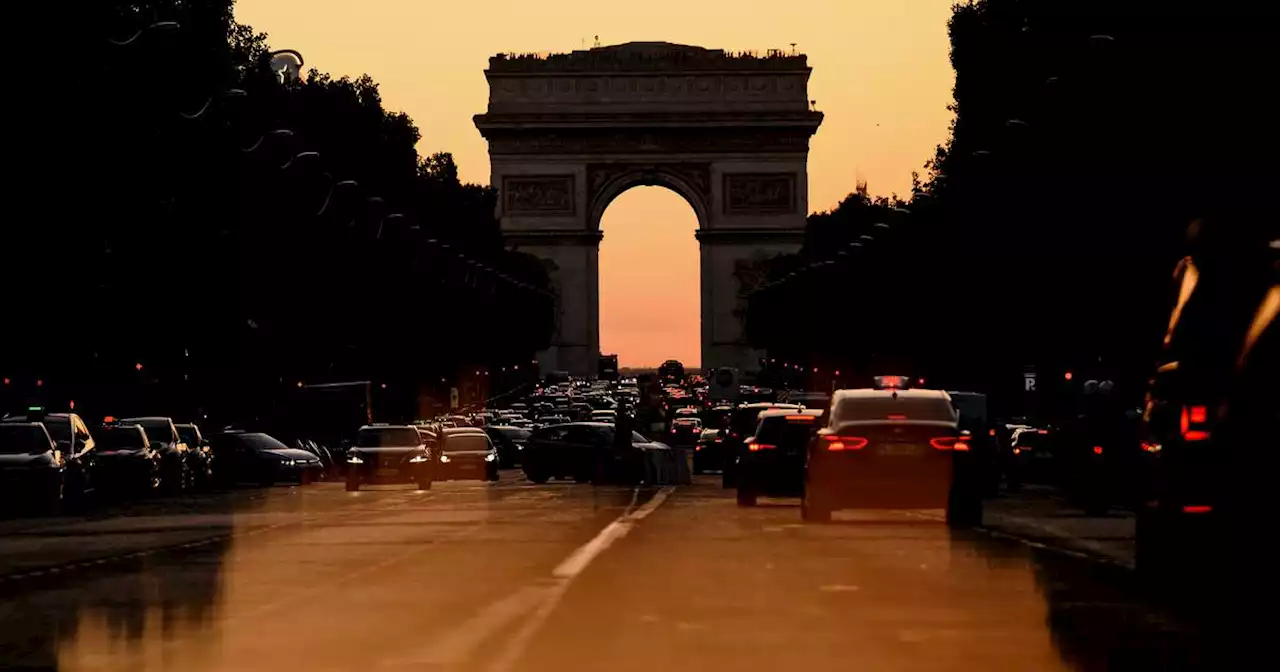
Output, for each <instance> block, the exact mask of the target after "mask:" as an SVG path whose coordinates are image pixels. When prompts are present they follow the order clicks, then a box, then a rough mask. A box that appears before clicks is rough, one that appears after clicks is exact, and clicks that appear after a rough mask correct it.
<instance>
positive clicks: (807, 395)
mask: <svg viewBox="0 0 1280 672" xmlns="http://www.w3.org/2000/svg"><path fill="white" fill-rule="evenodd" d="M786 398H787V403H790V404H800V405H801V406H804V407H805V408H823V409H825V408H827V407H828V406H830V405H831V395H830V394H827V393H826V392H803V391H794V390H793V391H791V392H788V393H786Z"/></svg>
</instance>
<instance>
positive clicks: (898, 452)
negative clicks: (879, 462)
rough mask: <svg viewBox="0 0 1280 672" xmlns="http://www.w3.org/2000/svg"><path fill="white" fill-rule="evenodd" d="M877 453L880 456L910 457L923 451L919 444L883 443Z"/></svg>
mask: <svg viewBox="0 0 1280 672" xmlns="http://www.w3.org/2000/svg"><path fill="white" fill-rule="evenodd" d="M878 452H879V453H880V454H881V455H894V456H911V455H919V454H920V453H922V452H924V451H923V449H922V448H921V447H920V445H919V444H915V443H885V444H882V445H881V446H880V450H879V451H878Z"/></svg>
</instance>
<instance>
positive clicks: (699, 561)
mask: <svg viewBox="0 0 1280 672" xmlns="http://www.w3.org/2000/svg"><path fill="white" fill-rule="evenodd" d="M718 480H719V479H718V477H716V478H710V477H699V479H698V480H697V481H696V482H695V484H694V485H693V486H688V487H681V488H675V489H670V488H665V489H661V490H656V491H654V490H649V491H633V490H630V489H626V488H595V487H592V486H590V485H572V484H561V483H555V482H553V483H551V484H547V485H543V486H536V485H532V484H529V483H526V482H524V481H523V480H522V479H520V478H519V477H518V476H517V474H516V473H515V472H506V473H504V474H503V480H502V482H500V483H497V484H485V483H445V484H437V485H436V487H435V488H433V489H432V490H431V491H429V492H418V491H415V490H413V489H412V487H411V486H386V487H383V488H376V489H369V490H365V491H362V492H359V493H347V492H345V491H344V490H343V489H342V486H341V485H340V484H332V483H321V484H316V485H311V486H307V487H276V488H270V489H266V490H241V491H236V492H230V493H216V494H212V495H202V496H196V497H188V498H183V499H177V500H162V501H153V502H145V503H140V504H134V505H129V506H123V507H117V508H114V509H109V510H107V511H104V512H102V513H100V514H97V515H94V516H91V517H80V518H56V519H39V518H32V519H9V520H0V668H3V669H23V668H31V669H59V670H127V671H129V672H145V671H149V670H181V671H183V672H187V671H191V672H196V671H200V670H236V671H239V670H244V671H250V670H273V671H275V670H299V671H302V670H306V671H322V670H361V671H371V672H377V671H380V670H388V671H395V670H460V671H471V670H475V671H484V672H521V671H542V670H548V671H549V670H557V671H566V672H569V671H578V670H581V671H583V672H586V671H592V672H595V671H598V670H605V669H608V670H611V671H617V672H624V671H627V670H646V671H651V670H661V671H662V672H677V671H681V670H762V671H765V670H767V671H770V672H776V671H777V670H804V671H806V672H809V671H819V670H852V669H859V670H983V671H984V672H987V671H998V670H1018V671H1025V670H1065V669H1087V670H1093V669H1098V670H1102V669H1109V670H1124V669H1135V670H1158V669H1200V668H1203V669H1220V666H1215V665H1214V664H1213V663H1214V661H1212V660H1210V659H1209V656H1208V653H1207V649H1206V648H1205V646H1204V642H1203V639H1204V638H1203V637H1202V635H1201V634H1200V630H1199V629H1198V628H1197V627H1195V626H1194V625H1193V624H1191V623H1189V622H1188V621H1187V620H1186V619H1185V618H1184V617H1181V616H1178V615H1175V612H1174V611H1173V610H1171V609H1167V608H1164V607H1163V606H1157V604H1156V603H1155V602H1153V601H1152V600H1151V599H1148V598H1147V597H1145V596H1144V594H1143V593H1142V592H1141V591H1139V590H1138V589H1137V588H1136V587H1135V585H1134V584H1135V581H1133V578H1132V573H1131V572H1130V571H1129V570H1128V569H1126V568H1125V567H1123V566H1122V563H1109V562H1105V561H1100V560H1098V559H1094V558H1091V557H1088V556H1087V555H1086V554H1081V553H1078V552H1071V551H1069V550H1067V551H1065V552H1060V551H1058V550H1056V549H1055V548H1053V547H1051V546H1048V545H1045V544H1043V543H1040V542H1036V541H1029V540H1028V541H1025V542H1024V541H1019V540H1018V539H1017V538H1015V536H1016V535H1009V534H1003V533H999V532H998V531H990V532H988V531H982V530H978V531H967V532H963V533H953V532H951V531H949V530H948V529H947V528H946V527H945V526H944V525H943V524H942V523H941V522H940V521H939V520H938V519H937V517H936V516H934V515H932V514H930V513H928V512H922V513H921V512H917V513H912V514H909V515H908V514H899V515H894V516H879V517H874V518H873V519H868V520H859V521H855V522H837V523H832V524H828V525H811V524H802V523H801V522H800V520H799V509H798V507H797V505H796V503H795V501H794V500H778V501H776V502H774V501H769V500H764V501H763V502H762V505H761V506H759V507H757V508H754V509H741V508H738V507H737V506H736V504H735V502H734V500H733V498H732V497H731V496H730V494H729V493H728V492H727V491H723V490H721V489H720V488H719V487H718Z"/></svg>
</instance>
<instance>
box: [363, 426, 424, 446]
mask: <svg viewBox="0 0 1280 672" xmlns="http://www.w3.org/2000/svg"><path fill="white" fill-rule="evenodd" d="M419 443H422V439H421V438H419V437H418V430H416V429H413V428H412V427H376V428H369V429H362V430H360V433H359V434H357V435H356V446H357V447H360V448H387V447H395V448H403V447H405V446H416V445H418V444H419Z"/></svg>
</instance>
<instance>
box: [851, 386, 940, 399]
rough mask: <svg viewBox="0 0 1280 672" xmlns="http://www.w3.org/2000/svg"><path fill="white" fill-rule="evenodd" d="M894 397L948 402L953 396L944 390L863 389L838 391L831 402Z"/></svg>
mask: <svg viewBox="0 0 1280 672" xmlns="http://www.w3.org/2000/svg"><path fill="white" fill-rule="evenodd" d="M892 396H897V397H898V398H900V399H946V400H948V401H949V400H950V399H951V395H949V394H947V393H946V392H945V391H943V390H892V389H891V390H875V389H871V388H861V389H856V390H836V392H835V394H834V395H832V397H831V400H832V401H833V402H838V401H840V400H843V399H883V398H885V397H892Z"/></svg>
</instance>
